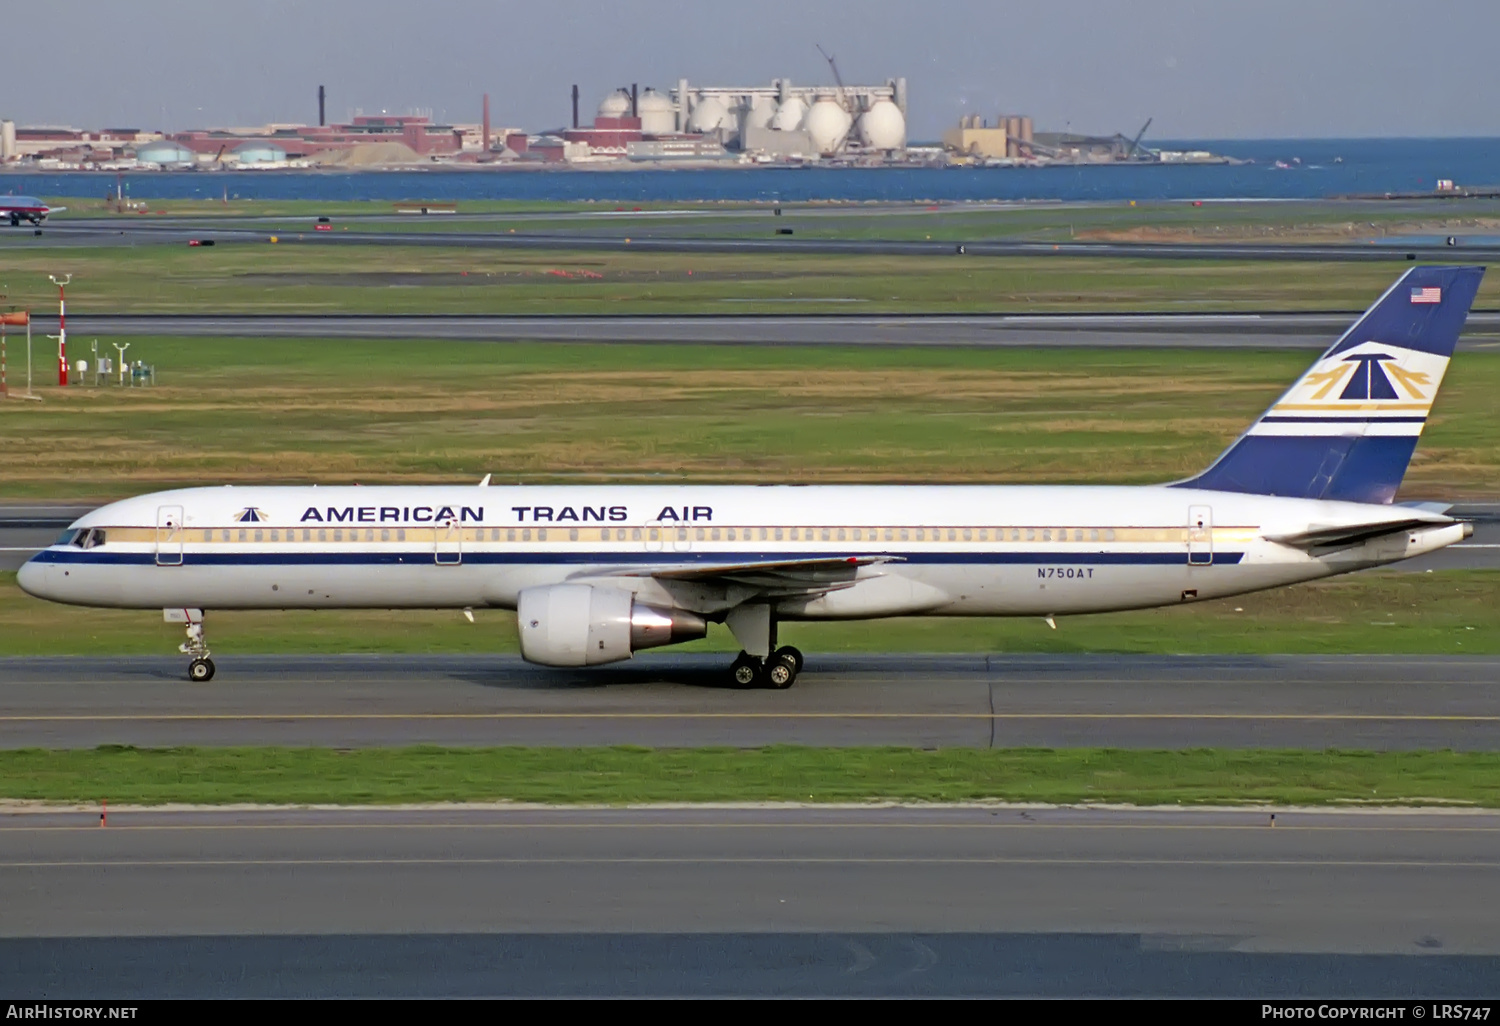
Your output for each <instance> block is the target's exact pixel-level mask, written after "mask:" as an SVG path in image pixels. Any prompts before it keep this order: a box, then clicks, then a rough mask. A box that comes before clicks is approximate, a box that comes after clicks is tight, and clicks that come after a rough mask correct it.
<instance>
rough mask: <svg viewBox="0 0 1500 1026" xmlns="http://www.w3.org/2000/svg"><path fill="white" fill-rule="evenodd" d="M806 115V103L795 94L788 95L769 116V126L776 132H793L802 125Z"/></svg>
mask: <svg viewBox="0 0 1500 1026" xmlns="http://www.w3.org/2000/svg"><path fill="white" fill-rule="evenodd" d="M806 117H807V103H806V101H804V100H803V99H802V97H800V96H797V95H792V96H788V97H787V98H786V100H785V101H783V102H782V104H781V106H780V107H777V108H776V114H775V116H773V117H772V118H771V127H772V128H774V129H776V131H778V132H795V131H796V130H797V129H799V128H801V127H802V120H803V119H804V118H806Z"/></svg>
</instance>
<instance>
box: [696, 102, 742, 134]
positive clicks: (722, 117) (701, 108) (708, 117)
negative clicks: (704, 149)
mask: <svg viewBox="0 0 1500 1026" xmlns="http://www.w3.org/2000/svg"><path fill="white" fill-rule="evenodd" d="M733 123H734V122H733V119H732V118H731V117H730V116H729V108H728V107H726V106H724V101H723V100H721V99H719V98H718V97H717V96H704V97H702V98H700V99H699V100H698V102H697V103H695V104H693V112H692V113H691V114H690V115H688V124H687V127H688V131H689V132H712V131H715V130H717V129H720V128H730V127H733Z"/></svg>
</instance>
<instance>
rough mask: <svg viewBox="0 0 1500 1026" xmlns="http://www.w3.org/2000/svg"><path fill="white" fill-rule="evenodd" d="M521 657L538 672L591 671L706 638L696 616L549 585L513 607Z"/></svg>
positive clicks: (610, 592)
mask: <svg viewBox="0 0 1500 1026" xmlns="http://www.w3.org/2000/svg"><path fill="white" fill-rule="evenodd" d="M516 623H517V625H518V626H519V627H520V634H521V657H522V658H523V659H525V660H526V661H527V662H531V663H541V664H542V665H543V666H594V665H596V664H598V663H614V662H618V661H620V660H621V659H629V658H630V656H631V654H632V653H635V652H639V651H640V650H641V649H643V648H656V647H657V646H659V645H675V644H677V643H678V642H682V641H693V640H695V639H697V638H701V637H704V636H706V635H707V634H708V624H707V623H706V622H704V620H703V618H702V617H701V616H697V615H695V614H693V613H689V612H685V611H683V610H681V609H657V608H656V607H654V606H645V605H641V604H640V603H638V602H636V600H635V596H634V595H632V594H631V593H630V592H628V591H625V590H624V589H621V588H607V587H599V586H597V585H591V584H552V585H548V586H546V587H541V588H525V589H523V590H522V591H521V594H520V596H519V599H518V601H517V603H516Z"/></svg>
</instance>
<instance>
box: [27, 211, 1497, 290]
mask: <svg viewBox="0 0 1500 1026" xmlns="http://www.w3.org/2000/svg"><path fill="white" fill-rule="evenodd" d="M893 220H902V219H899V218H898V219H893ZM267 237H268V238H269V234H268V236H267ZM18 240H19V241H18ZM25 241H26V240H25V239H24V238H20V237H7V236H3V235H0V243H3V246H0V267H3V269H0V293H4V294H5V295H6V296H7V298H6V299H5V300H4V303H5V304H7V305H15V306H19V307H30V308H32V309H35V310H37V311H47V310H55V309H56V303H57V292H56V289H55V288H54V287H53V286H52V285H51V283H50V282H49V281H48V275H52V274H60V273H69V274H72V275H73V276H74V277H73V282H72V284H71V285H70V286H69V289H68V301H69V309H70V310H72V311H73V312H74V313H124V312H151V313H201V312H218V313H287V312H299V313H438V312H443V313H495V314H556V313H575V314H577V313H592V314H652V313H716V314H726V313H738V314H745V313H755V312H774V313H787V312H790V311H797V312H804V313H805V312H819V311H821V312H841V313H852V312H857V313H880V312H900V313H913V312H946V313H953V312H970V313H973V312H980V313H988V312H1042V311H1067V310H1088V311H1098V310H1120V311H1130V310H1157V311H1194V310H1213V311H1218V310H1231V311H1233V310H1349V311H1357V310H1363V309H1365V308H1366V307H1367V306H1369V305H1370V303H1371V302H1373V301H1374V299H1375V298H1376V297H1378V296H1379V295H1380V294H1381V293H1382V292H1383V291H1385V289H1386V288H1387V287H1388V286H1389V285H1390V283H1391V282H1392V281H1393V280H1395V277H1396V275H1398V274H1400V273H1401V272H1402V271H1403V270H1405V269H1406V267H1407V264H1406V263H1405V262H1404V261H1401V260H1393V261H1390V262H1382V263H1370V264H1364V263H1359V264H1350V263H1342V264H1317V263H1301V262H1281V261H1219V260H1205V261H1149V260H1127V259H1094V258H1076V257H1066V258H1056V259H1047V258H1033V259H1023V258H1013V257H1003V258H1002V257H978V256H963V257H960V256H957V255H936V256H920V257H907V256H844V255H824V256H818V255H800V254H791V255H788V254H763V253H633V252H618V253H607V252H569V251H561V250H560V251H547V252H537V251H525V250H509V251H507V250H497V249H462V248H458V247H452V248H450V247H431V248H428V247H401V246H377V245H368V246H357V245H349V246H342V245H313V244H311V243H308V244H302V245H298V244H295V242H293V243H292V244H288V245H283V244H279V243H278V244H275V245H272V244H271V243H269V242H254V243H250V242H246V243H236V244H226V245H222V246H215V247H213V248H211V249H210V248H201V247H199V248H193V247H188V246H185V245H171V246H168V245H142V246H118V247H102V248H90V247H76V248H74V247H69V248H67V249H37V248H31V247H28V246H27V245H25V244H24V243H25ZM1398 255H1399V254H1398ZM1475 305H1476V306H1477V307H1479V308H1493V307H1497V306H1500V279H1497V278H1496V276H1494V275H1491V276H1490V278H1489V279H1488V280H1487V281H1486V282H1485V284H1484V286H1483V287H1482V289H1481V291H1480V293H1479V297H1478V299H1477V300H1476V303H1475Z"/></svg>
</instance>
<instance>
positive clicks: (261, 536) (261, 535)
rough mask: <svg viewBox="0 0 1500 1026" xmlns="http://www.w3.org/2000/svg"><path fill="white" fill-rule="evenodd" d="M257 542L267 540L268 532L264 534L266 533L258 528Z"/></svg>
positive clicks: (256, 533)
mask: <svg viewBox="0 0 1500 1026" xmlns="http://www.w3.org/2000/svg"><path fill="white" fill-rule="evenodd" d="M255 540H256V541H265V540H266V532H264V531H262V530H260V529H258V528H257V529H256V532H255Z"/></svg>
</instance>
